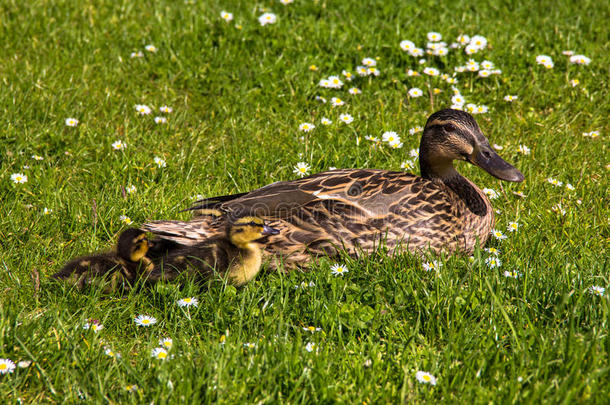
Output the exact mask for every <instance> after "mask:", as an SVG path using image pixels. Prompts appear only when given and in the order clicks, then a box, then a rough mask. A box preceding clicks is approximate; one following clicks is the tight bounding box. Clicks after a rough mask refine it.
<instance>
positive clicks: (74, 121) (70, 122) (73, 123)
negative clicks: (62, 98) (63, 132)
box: [66, 118, 78, 127]
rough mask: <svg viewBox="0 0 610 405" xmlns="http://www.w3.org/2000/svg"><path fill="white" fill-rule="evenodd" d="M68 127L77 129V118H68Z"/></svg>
mask: <svg viewBox="0 0 610 405" xmlns="http://www.w3.org/2000/svg"><path fill="white" fill-rule="evenodd" d="M66 125H67V126H69V127H75V126H77V125H78V120H77V119H76V118H66Z"/></svg>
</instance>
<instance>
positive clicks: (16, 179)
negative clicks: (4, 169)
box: [11, 173, 28, 184]
mask: <svg viewBox="0 0 610 405" xmlns="http://www.w3.org/2000/svg"><path fill="white" fill-rule="evenodd" d="M11 180H12V181H13V183H16V184H23V183H27V182H28V176H26V175H25V174H23V173H13V174H11Z"/></svg>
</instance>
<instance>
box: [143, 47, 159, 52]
mask: <svg viewBox="0 0 610 405" xmlns="http://www.w3.org/2000/svg"><path fill="white" fill-rule="evenodd" d="M144 49H145V50H146V51H148V52H153V53H154V52H157V51H158V49H157V47H156V46H154V45H146V46H145V47H144Z"/></svg>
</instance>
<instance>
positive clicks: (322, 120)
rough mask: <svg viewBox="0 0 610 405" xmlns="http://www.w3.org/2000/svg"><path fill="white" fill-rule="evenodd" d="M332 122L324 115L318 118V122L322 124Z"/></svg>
mask: <svg viewBox="0 0 610 405" xmlns="http://www.w3.org/2000/svg"><path fill="white" fill-rule="evenodd" d="M332 123H333V122H332V121H331V120H329V119H328V118H326V117H324V118H322V119H321V120H320V124H322V125H330V124H332Z"/></svg>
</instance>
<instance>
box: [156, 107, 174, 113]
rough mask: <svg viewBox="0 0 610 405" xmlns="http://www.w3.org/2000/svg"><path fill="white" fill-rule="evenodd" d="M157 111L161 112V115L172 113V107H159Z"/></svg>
mask: <svg viewBox="0 0 610 405" xmlns="http://www.w3.org/2000/svg"><path fill="white" fill-rule="evenodd" d="M159 111H161V112H162V113H168V114H169V113H171V112H172V111H174V109H173V108H172V107H168V106H166V105H164V106H161V107H159Z"/></svg>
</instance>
